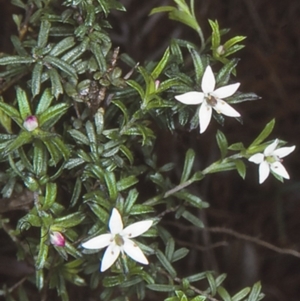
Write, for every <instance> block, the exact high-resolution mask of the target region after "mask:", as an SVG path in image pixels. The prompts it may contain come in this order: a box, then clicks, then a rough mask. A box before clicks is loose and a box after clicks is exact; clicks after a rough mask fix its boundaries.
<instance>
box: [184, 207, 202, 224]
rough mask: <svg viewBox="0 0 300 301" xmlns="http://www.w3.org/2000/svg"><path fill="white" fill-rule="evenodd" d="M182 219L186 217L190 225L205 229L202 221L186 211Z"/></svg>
mask: <svg viewBox="0 0 300 301" xmlns="http://www.w3.org/2000/svg"><path fill="white" fill-rule="evenodd" d="M182 217H184V218H185V219H186V220H187V221H189V222H190V223H192V224H193V225H195V226H196V227H199V228H204V224H203V223H202V221H201V220H200V219H199V218H198V217H196V216H195V215H193V214H192V213H190V212H188V211H186V210H185V211H184V212H183V213H182Z"/></svg>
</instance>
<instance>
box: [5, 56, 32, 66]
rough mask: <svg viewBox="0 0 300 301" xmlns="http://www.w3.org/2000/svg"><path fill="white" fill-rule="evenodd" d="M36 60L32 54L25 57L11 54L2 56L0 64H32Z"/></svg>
mask: <svg viewBox="0 0 300 301" xmlns="http://www.w3.org/2000/svg"><path fill="white" fill-rule="evenodd" d="M34 62H35V59H33V58H32V57H31V56H28V57H23V56H19V55H10V56H5V57H2V58H0V65H4V66H6V65H11V64H32V63H34Z"/></svg>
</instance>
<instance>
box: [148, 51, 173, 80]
mask: <svg viewBox="0 0 300 301" xmlns="http://www.w3.org/2000/svg"><path fill="white" fill-rule="evenodd" d="M169 57H170V49H169V48H167V49H166V51H165V53H164V55H163V57H162V58H161V60H160V61H159V63H158V64H157V65H156V67H155V69H154V70H153V71H152V72H151V76H152V78H153V79H154V80H156V79H157V78H158V77H159V75H160V74H161V72H162V71H163V70H164V68H165V67H166V65H167V63H168V60H169Z"/></svg>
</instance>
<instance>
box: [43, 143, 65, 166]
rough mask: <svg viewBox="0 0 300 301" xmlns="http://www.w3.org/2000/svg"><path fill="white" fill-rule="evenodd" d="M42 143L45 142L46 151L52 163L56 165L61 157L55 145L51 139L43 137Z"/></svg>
mask: <svg viewBox="0 0 300 301" xmlns="http://www.w3.org/2000/svg"><path fill="white" fill-rule="evenodd" d="M43 143H44V144H45V146H46V147H47V150H48V152H49V153H50V156H51V160H52V161H53V164H54V165H56V164H57V163H58V162H59V161H60V159H61V157H62V154H61V152H60V151H59V150H58V149H57V147H56V145H55V144H53V143H52V141H51V140H45V139H43Z"/></svg>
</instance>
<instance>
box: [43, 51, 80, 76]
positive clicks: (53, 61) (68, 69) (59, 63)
mask: <svg viewBox="0 0 300 301" xmlns="http://www.w3.org/2000/svg"><path fill="white" fill-rule="evenodd" d="M43 61H44V63H47V64H50V65H52V66H54V67H57V68H58V69H60V70H61V71H63V72H65V73H66V74H67V75H69V76H71V77H73V78H77V73H76V70H75V68H74V67H72V66H71V65H69V64H68V63H67V62H65V61H63V60H61V59H59V58H57V57H55V56H52V55H47V56H45V57H44V59H43Z"/></svg>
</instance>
